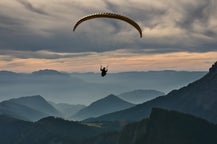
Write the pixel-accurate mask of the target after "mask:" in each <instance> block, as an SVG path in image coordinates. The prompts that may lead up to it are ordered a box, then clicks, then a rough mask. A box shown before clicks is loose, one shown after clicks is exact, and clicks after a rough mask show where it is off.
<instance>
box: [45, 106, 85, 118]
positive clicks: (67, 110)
mask: <svg viewBox="0 0 217 144" xmlns="http://www.w3.org/2000/svg"><path fill="white" fill-rule="evenodd" d="M49 103H50V104H51V105H52V106H53V107H55V108H56V109H57V110H58V111H59V112H61V114H62V116H63V117H64V118H65V119H70V118H71V117H72V116H73V115H75V114H76V113H77V112H78V111H80V110H81V109H83V108H85V107H86V106H85V105H79V104H77V105H72V104H66V103H54V102H49Z"/></svg>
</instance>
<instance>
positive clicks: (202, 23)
mask: <svg viewBox="0 0 217 144" xmlns="http://www.w3.org/2000/svg"><path fill="white" fill-rule="evenodd" d="M98 12H112V13H118V14H121V15H124V16H127V17H129V18H131V19H133V20H134V21H136V22H137V23H138V24H139V25H140V27H141V29H142V32H143V37H142V38H140V37H139V33H138V32H137V31H136V29H135V28H134V27H132V26H131V25H129V24H128V23H126V22H122V21H119V20H114V19H94V20H90V21H86V22H84V23H82V24H81V25H79V27H78V28H77V29H76V31H75V32H73V30H72V29H73V26H74V24H75V23H76V22H77V21H78V20H79V19H80V18H82V17H84V16H86V15H89V14H92V13H98ZM216 61H217V1H216V0H191V1H189V0H176V1H172V0H151V1H150V0H88V1H87V0H46V1H45V0H1V1H0V70H10V71H16V72H32V71H36V70H40V69H55V70H58V71H66V72H97V71H98V70H99V67H100V65H103V66H107V65H108V66H109V69H110V72H122V71H148V70H189V71H204V70H205V71H206V70H208V69H209V67H210V66H211V65H212V64H213V63H214V62H216Z"/></svg>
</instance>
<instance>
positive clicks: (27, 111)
mask: <svg viewBox="0 0 217 144" xmlns="http://www.w3.org/2000/svg"><path fill="white" fill-rule="evenodd" d="M0 115H7V116H10V117H13V118H17V119H21V120H25V121H36V120H39V119H41V118H43V117H46V116H47V115H46V114H45V113H43V112H40V111H37V110H35V109H32V108H29V107H27V106H24V105H20V104H16V103H13V102H10V101H3V102H1V103H0Z"/></svg>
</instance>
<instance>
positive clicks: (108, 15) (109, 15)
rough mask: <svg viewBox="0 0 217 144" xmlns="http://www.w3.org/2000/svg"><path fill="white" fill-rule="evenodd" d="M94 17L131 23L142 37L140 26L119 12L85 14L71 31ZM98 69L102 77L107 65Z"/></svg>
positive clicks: (105, 72)
mask: <svg viewBox="0 0 217 144" xmlns="http://www.w3.org/2000/svg"><path fill="white" fill-rule="evenodd" d="M95 18H111V19H117V20H121V21H125V22H127V23H129V24H130V25H132V26H133V27H134V28H135V29H136V30H137V31H138V32H139V36H140V38H142V30H141V28H140V26H139V25H138V24H137V23H136V22H135V21H134V20H132V19H130V18H128V17H126V16H123V15H120V14H116V13H95V14H91V15H87V16H85V17H83V18H81V19H79V20H78V21H77V22H76V23H75V25H74V27H73V31H75V30H76V28H77V27H78V26H79V25H80V24H81V23H83V22H85V21H88V20H91V19H95ZM100 71H101V76H102V77H104V76H105V75H106V74H107V72H108V67H102V66H101V67H100Z"/></svg>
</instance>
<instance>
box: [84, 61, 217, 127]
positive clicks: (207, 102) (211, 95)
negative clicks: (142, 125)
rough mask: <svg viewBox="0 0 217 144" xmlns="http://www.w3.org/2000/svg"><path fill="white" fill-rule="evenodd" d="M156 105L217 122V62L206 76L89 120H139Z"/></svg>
mask: <svg viewBox="0 0 217 144" xmlns="http://www.w3.org/2000/svg"><path fill="white" fill-rule="evenodd" d="M154 107H160V108H166V109H172V110H177V111H180V112H184V113H189V114H192V115H195V116H198V117H202V118H204V119H207V120H209V121H211V122H214V123H217V111H216V109H217V62H216V63H215V64H213V66H212V67H211V68H210V69H209V72H208V73H207V74H206V75H205V76H204V77H202V78H201V79H199V80H197V81H195V82H193V83H190V84H189V85H187V86H185V87H183V88H180V89H178V90H173V91H171V92H170V93H168V94H167V95H165V96H160V97H158V98H155V99H153V100H151V101H148V102H145V103H142V104H139V105H136V106H134V107H132V108H129V109H126V110H122V111H118V112H114V113H110V114H106V115H103V116H100V117H98V118H95V119H89V120H87V121H105V120H106V121H115V120H119V121H122V120H124V121H126V120H128V121H138V120H141V119H143V118H145V117H148V116H149V114H150V112H151V109H152V108H154Z"/></svg>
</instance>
